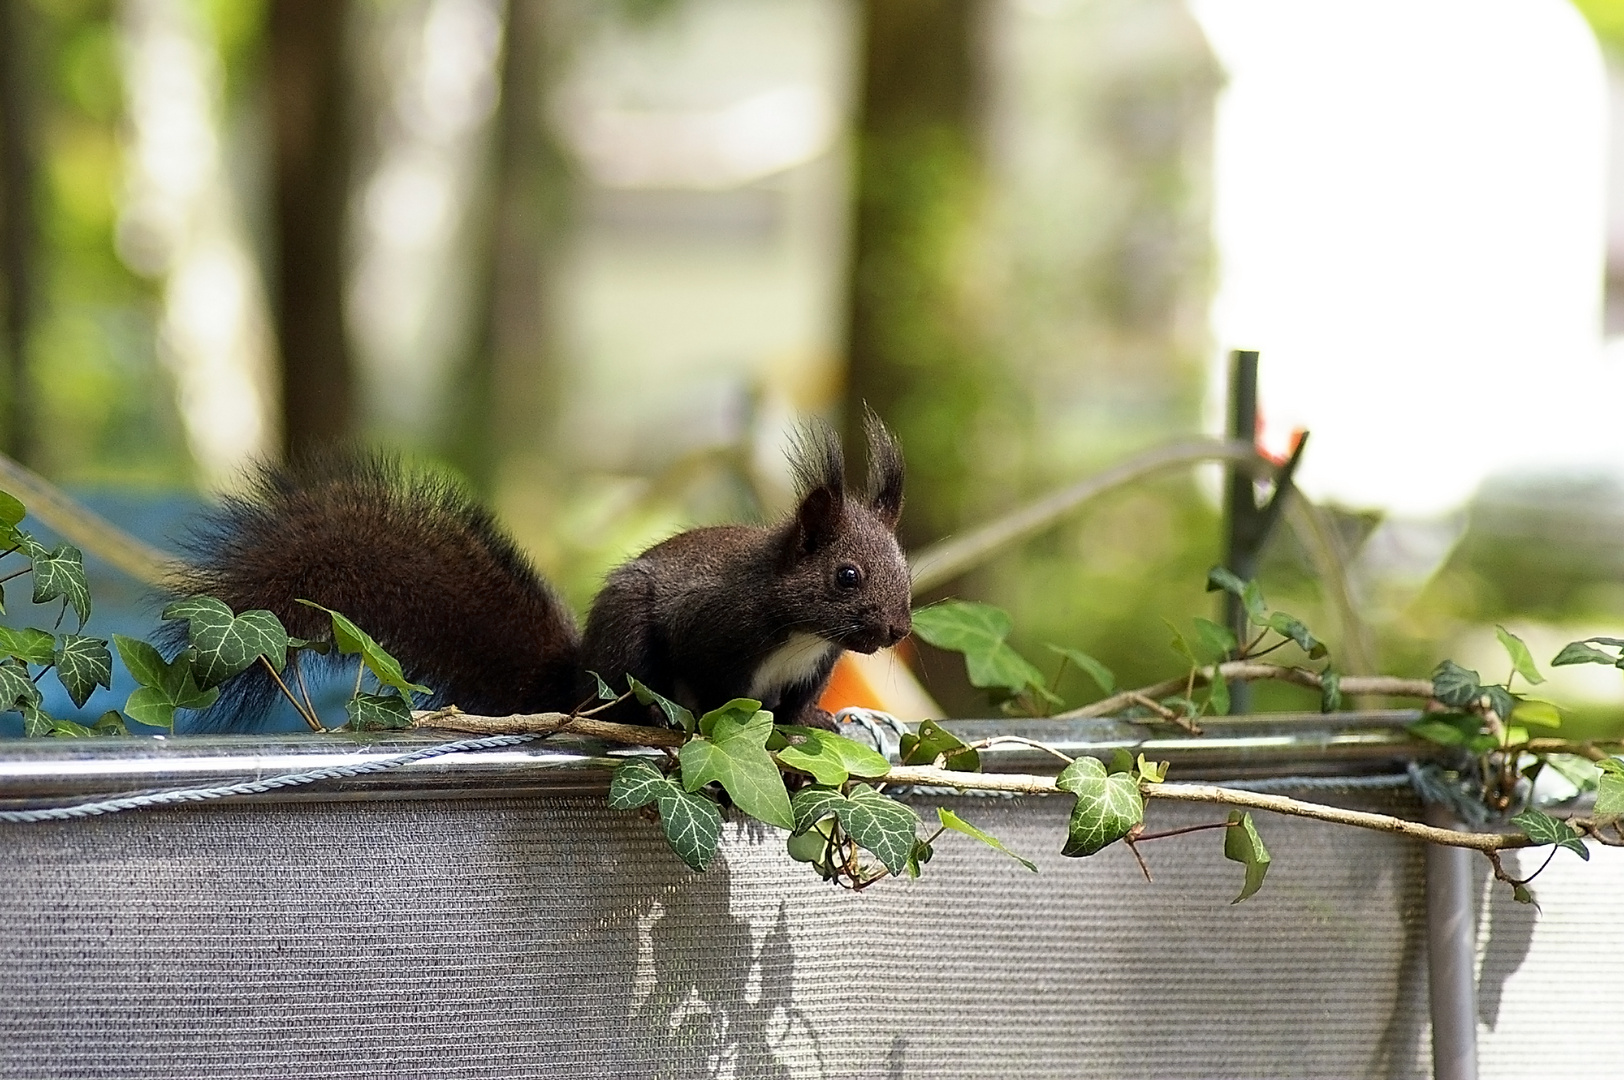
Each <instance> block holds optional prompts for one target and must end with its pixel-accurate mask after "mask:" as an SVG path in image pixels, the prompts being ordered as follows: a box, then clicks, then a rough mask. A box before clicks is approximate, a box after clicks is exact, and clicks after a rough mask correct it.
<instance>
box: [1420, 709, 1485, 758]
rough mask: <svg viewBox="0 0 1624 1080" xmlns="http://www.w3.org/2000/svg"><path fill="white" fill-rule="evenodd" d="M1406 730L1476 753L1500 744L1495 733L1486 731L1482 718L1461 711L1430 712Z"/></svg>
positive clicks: (1427, 738) (1440, 743)
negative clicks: (1495, 739) (1486, 732)
mask: <svg viewBox="0 0 1624 1080" xmlns="http://www.w3.org/2000/svg"><path fill="white" fill-rule="evenodd" d="M1405 730H1406V731H1408V732H1409V733H1410V734H1411V735H1414V736H1415V737H1416V738H1418V739H1426V740H1427V741H1428V742H1435V743H1437V744H1438V745H1440V746H1462V747H1465V748H1466V749H1467V750H1468V751H1470V752H1471V753H1474V754H1481V753H1485V752H1487V751H1489V750H1493V749H1494V748H1495V746H1497V745H1498V744H1497V743H1496V742H1495V741H1494V736H1493V735H1488V734H1485V733H1484V731H1483V721H1482V720H1480V719H1478V718H1477V717H1476V716H1467V715H1463V714H1461V713H1434V714H1430V715H1428V716H1424V717H1422V718H1421V719H1420V720H1417V721H1416V722H1415V723H1413V724H1410V725H1409V726H1408V727H1407V728H1405Z"/></svg>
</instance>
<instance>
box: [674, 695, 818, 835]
mask: <svg viewBox="0 0 1624 1080" xmlns="http://www.w3.org/2000/svg"><path fill="white" fill-rule="evenodd" d="M699 728H700V731H701V732H703V733H704V734H701V735H696V736H695V737H694V738H692V739H689V740H688V741H687V742H685V743H683V744H682V749H681V750H679V751H678V752H677V760H678V761H680V762H681V763H682V786H683V787H685V788H687V789H688V790H689V791H697V790H699V789H700V788H701V787H703V786H705V785H706V784H709V783H713V782H714V783H717V784H720V785H722V789H723V790H724V791H726V792H727V793H728V796H729V797H730V798H732V800H733V804H734V805H735V806H737V807H738V808H739V809H740V810H743V811H744V812H745V813H746V814H749V815H750V816H751V817H753V818H757V819H759V820H761V821H765V822H767V823H768V824H769V825H777V826H778V827H779V828H781V829H789V828H792V827H794V824H795V819H794V817H793V816H792V815H791V813H790V805H789V793H788V792H786V791H785V790H784V776H783V774H782V773H780V772H779V771H778V766H777V765H776V764H775V763H774V762H773V759H772V755H771V754H769V753H767V739H768V738H769V737H771V735H772V733H773V714H772V713H770V712H767V711H765V710H763V709H762V708H761V707H760V703H759V702H756V701H750V700H747V699H743V698H741V699H739V700H737V701H731V702H729V703H728V704H726V705H724V706H722V708H720V709H714V710H712V711H711V712H708V713H706V714H705V715H704V716H703V717H701V718H700V721H699Z"/></svg>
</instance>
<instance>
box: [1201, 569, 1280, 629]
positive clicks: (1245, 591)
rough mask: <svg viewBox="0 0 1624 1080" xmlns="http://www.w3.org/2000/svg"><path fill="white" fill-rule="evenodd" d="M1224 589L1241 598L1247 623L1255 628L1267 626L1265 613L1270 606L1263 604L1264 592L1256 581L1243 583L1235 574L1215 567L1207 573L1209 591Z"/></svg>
mask: <svg viewBox="0 0 1624 1080" xmlns="http://www.w3.org/2000/svg"><path fill="white" fill-rule="evenodd" d="M1218 589H1222V590H1224V591H1225V592H1228V593H1234V594H1235V595H1236V596H1237V597H1239V598H1240V601H1241V607H1243V608H1244V609H1245V610H1246V618H1247V621H1248V622H1250V623H1251V624H1252V625H1253V626H1265V625H1267V624H1268V619H1267V617H1266V616H1265V615H1264V612H1266V611H1268V605H1266V604H1265V603H1264V602H1263V590H1262V589H1260V588H1259V587H1258V583H1257V582H1255V581H1242V580H1241V579H1240V578H1239V577H1237V576H1236V575H1235V574H1233V573H1232V572H1230V571H1229V570H1227V569H1225V568H1224V567H1222V566H1215V567H1213V568H1212V569H1211V570H1208V571H1207V591H1208V592H1215V591H1217V590H1218Z"/></svg>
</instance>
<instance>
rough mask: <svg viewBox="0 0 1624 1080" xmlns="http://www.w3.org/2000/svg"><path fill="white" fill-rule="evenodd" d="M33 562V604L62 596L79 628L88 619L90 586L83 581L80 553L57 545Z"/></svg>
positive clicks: (83, 567) (68, 545) (70, 547)
mask: <svg viewBox="0 0 1624 1080" xmlns="http://www.w3.org/2000/svg"><path fill="white" fill-rule="evenodd" d="M34 546H35V547H38V546H39V545H38V544H36V545H34ZM33 559H34V603H36V604H43V603H45V602H46V601H48V600H55V599H56V598H57V597H62V598H63V599H65V600H66V601H67V602H68V604H69V605H70V606H71V607H72V608H73V610H74V612H75V613H76V614H77V615H78V616H79V625H80V626H81V627H83V626H84V625H85V620H87V619H89V618H90V583H89V582H88V581H86V580H85V557H84V553H83V552H81V551H80V550H79V549H78V548H76V547H74V546H73V545H72V544H58V545H57V546H56V547H54V548H52V549H51V550H50V551H49V552H46V553H44V554H41V555H35V556H34V557H33Z"/></svg>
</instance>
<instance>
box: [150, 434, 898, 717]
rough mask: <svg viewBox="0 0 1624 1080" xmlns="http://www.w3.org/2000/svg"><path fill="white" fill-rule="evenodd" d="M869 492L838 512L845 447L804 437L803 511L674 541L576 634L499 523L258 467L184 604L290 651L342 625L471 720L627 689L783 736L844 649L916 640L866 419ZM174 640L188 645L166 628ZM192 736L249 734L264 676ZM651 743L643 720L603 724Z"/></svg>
mask: <svg viewBox="0 0 1624 1080" xmlns="http://www.w3.org/2000/svg"><path fill="white" fill-rule="evenodd" d="M865 432H866V435H867V440H868V448H869V476H868V485H867V490H866V491H865V492H864V493H863V494H862V495H861V496H856V495H854V494H853V493H851V492H848V491H847V488H846V482H845V463H844V460H843V458H842V455H841V452H840V444H839V442H838V441H837V440H836V438H835V436H834V433H833V432H832V431H831V430H830V429H829V428H828V427H826V426H823V425H818V426H815V427H812V428H809V429H808V430H807V431H806V432H805V434H804V435H803V437H802V438H801V439H800V440H799V442H798V444H797V445H796V446H795V448H794V449H793V451H792V454H791V464H792V465H793V467H794V471H795V475H796V480H797V486H798V491H799V502H798V504H797V506H796V509H795V512H794V514H793V515H791V516H790V517H789V518H788V519H787V520H785V521H782V522H780V523H778V524H776V525H766V526H752V525H718V526H711V527H707V528H699V529H693V530H690V531H688V532H683V533H679V534H677V535H676V536H673V537H671V538H670V539H669V540H666V541H664V542H662V543H659V544H656V545H655V546H654V547H652V548H649V549H648V550H647V551H645V552H643V553H642V554H641V555H639V556H637V557H636V558H634V559H632V560H631V561H629V562H627V563H624V564H623V565H621V566H620V567H618V568H616V569H615V570H614V571H612V572H611V573H610V574H609V577H608V580H607V581H606V582H605V583H604V586H603V589H602V590H601V591H600V592H599V593H598V596H597V598H596V600H595V601H594V602H593V604H592V609H591V612H590V614H589V615H588V617H587V624H586V632H585V634H584V635H582V634H581V633H579V632H578V631H577V630H576V627H575V622H574V619H573V618H572V617H571V614H570V611H569V609H568V607H566V606H565V604H564V603H563V601H562V600H561V599H560V598H559V597H558V595H557V593H556V592H554V590H553V589H552V587H551V586H550V585H548V584H547V582H546V581H545V580H544V579H542V578H541V577H540V575H538V574H537V573H536V572H535V570H534V569H533V568H532V567H531V566H530V564H529V562H528V560H526V559H525V557H524V556H523V555H522V554H521V553H520V552H519V550H518V548H517V547H516V546H515V545H514V543H513V541H512V540H511V539H510V538H509V536H508V535H507V533H506V532H505V531H504V530H503V529H502V527H501V526H500V525H499V524H498V523H497V522H496V520H495V518H494V517H493V516H492V515H491V513H490V512H489V511H488V510H486V509H485V508H484V507H482V506H481V505H479V504H478V503H477V502H475V501H473V500H472V499H470V498H469V497H468V496H467V495H466V494H464V493H463V492H462V491H461V490H460V489H458V488H457V487H455V486H454V485H452V484H450V483H448V482H446V481H444V480H442V479H438V478H434V477H430V476H425V475H422V474H416V473H411V472H409V471H407V470H405V469H403V468H402V467H401V466H400V465H399V464H398V463H397V462H395V461H394V460H393V459H391V458H387V457H382V456H377V455H352V454H340V455H326V456H318V457H314V458H311V459H308V460H305V461H303V462H301V463H299V464H297V465H295V466H293V467H288V468H282V467H274V466H266V467H264V468H262V469H261V470H260V471H259V472H258V473H257V475H256V476H255V477H254V478H253V483H252V486H251V488H250V489H249V491H248V492H247V493H246V494H244V495H242V496H234V497H230V498H228V499H227V500H226V501H225V503H224V504H223V505H222V507H221V508H220V509H219V510H218V511H216V512H215V513H214V514H212V515H211V516H210V517H209V518H207V519H206V520H205V521H204V522H203V523H202V525H200V526H199V527H198V528H197V529H195V530H194V534H193V537H192V540H191V544H190V547H191V550H192V553H193V555H194V559H195V562H194V565H193V569H191V570H190V571H188V572H187V573H186V574H185V575H184V576H183V577H182V579H181V580H180V581H178V582H177V583H176V584H177V587H178V590H179V591H180V592H181V593H182V594H186V595H195V594H207V595H209V596H214V597H218V598H219V599H220V600H223V601H224V602H225V603H226V604H228V605H229V606H230V607H231V608H232V610H234V611H238V612H241V611H245V610H249V609H253V608H265V609H268V610H270V611H272V612H274V613H275V614H276V616H277V617H278V618H279V619H281V620H282V623H283V625H285V626H286V627H287V629H288V632H289V633H290V634H293V635H295V636H298V637H303V638H308V639H312V640H316V639H324V638H327V637H329V636H330V624H329V622H328V620H327V616H326V615H325V614H324V613H322V612H320V611H316V610H314V609H312V608H309V607H306V606H305V605H303V604H300V603H297V601H298V600H299V599H307V600H313V601H315V602H316V603H319V604H321V605H323V606H324V607H328V608H331V609H333V610H335V611H340V612H343V613H344V614H345V615H347V616H349V618H350V619H351V620H353V621H354V622H355V623H356V624H357V625H358V626H360V627H361V628H362V629H363V630H365V631H367V632H368V633H369V634H371V635H372V636H373V637H374V638H376V639H377V641H378V642H379V644H381V645H382V646H383V647H384V648H385V649H387V650H389V651H390V652H391V653H392V654H394V656H395V657H396V658H397V659H399V660H400V661H401V664H402V667H403V668H404V670H405V672H406V674H407V677H408V678H410V679H411V680H412V681H414V682H420V683H424V684H426V685H428V686H431V687H433V688H434V689H435V695H434V697H433V699H432V700H431V701H430V702H429V703H428V704H429V705H431V706H433V705H440V704H455V705H457V706H458V707H460V708H461V709H462V710H463V711H465V712H470V713H477V714H484V715H492V716H503V715H508V714H511V713H534V712H567V711H569V710H570V709H572V708H574V707H576V706H577V705H579V704H581V703H582V702H583V701H586V700H589V699H594V698H595V697H596V694H595V692H594V691H595V688H596V685H597V684H596V680H595V679H594V678H593V674H594V673H595V674H597V675H601V676H602V677H603V679H604V680H605V681H606V682H608V683H609V684H610V685H611V686H614V687H616V688H617V689H620V688H623V687H624V686H625V685H626V683H625V677H626V675H628V674H630V675H634V676H636V677H637V678H638V680H639V681H641V682H643V683H644V684H645V685H647V686H649V687H650V688H652V689H654V690H655V691H657V692H659V693H661V694H663V695H665V696H666V697H669V698H671V699H672V700H674V701H677V702H679V703H680V704H682V705H684V706H686V707H687V708H689V709H691V710H693V711H694V713H695V715H699V714H700V713H702V712H703V711H706V710H709V709H713V708H716V707H717V706H720V705H722V704H725V703H726V702H727V701H729V700H731V699H733V698H738V697H748V698H755V699H756V700H759V701H761V702H762V704H763V705H764V706H765V707H766V708H768V709H771V710H773V712H774V714H775V716H776V718H777V720H778V722H779V723H801V724H818V725H824V724H827V723H828V716H827V714H826V713H824V712H823V711H822V710H821V709H820V708H819V707H818V699H819V697H820V696H821V695H822V692H823V689H824V687H825V685H827V683H828V681H829V675H830V672H831V671H832V670H833V668H834V664H835V660H836V659H837V658H838V656H839V654H840V652H841V651H842V650H844V649H851V650H853V651H855V652H863V653H871V652H874V651H875V650H876V649H879V648H882V647H885V646H888V645H894V644H896V643H897V642H898V641H900V640H902V638H904V637H906V636H907V634H908V632H909V629H910V618H909V606H910V605H909V577H908V565H907V561H906V560H905V559H904V558H903V555H902V550H901V548H900V547H899V546H898V545H897V540H896V524H897V518H898V517H899V516H900V514H901V512H902V480H903V466H902V455H901V453H900V451H899V450H898V449H897V445H896V442H895V441H894V439H893V438H892V437H891V434H890V432H888V431H887V430H886V429H885V426H884V425H883V424H882V423H880V421H879V420H878V418H876V417H875V416H874V415H873V414H872V413H870V414H869V416H868V417H867V419H866V423H865ZM172 625H174V626H176V627H178V626H179V624H172ZM225 689H226V694H225V695H224V696H223V697H222V700H221V702H220V703H218V704H217V705H215V706H214V707H213V708H212V709H211V710H209V712H208V713H206V714H205V715H204V717H203V719H202V721H201V722H200V724H199V725H198V726H199V727H200V728H207V729H213V730H230V729H239V730H240V729H244V728H246V727H251V725H252V724H253V723H254V722H255V721H256V720H257V719H258V718H259V717H260V716H261V714H263V712H264V709H265V706H267V705H268V704H269V703H270V701H271V700H272V699H273V697H274V696H275V694H276V693H277V690H276V687H275V684H274V683H273V682H272V681H271V680H270V678H269V676H268V675H265V674H264V673H263V670H262V669H261V668H250V669H249V670H248V671H247V672H244V673H243V674H242V675H240V676H238V677H237V678H236V679H234V680H232V681H231V682H230V683H228V684H227V685H226V688H225ZM608 718H613V719H618V720H622V721H625V722H631V723H655V722H662V721H660V720H659V718H658V714H657V713H656V712H655V711H653V710H651V709H649V708H647V707H645V706H641V705H638V704H637V703H636V702H635V701H627V702H624V703H622V704H621V705H620V706H618V707H617V708H616V709H615V710H614V711H613V714H612V716H609V717H608Z"/></svg>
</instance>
